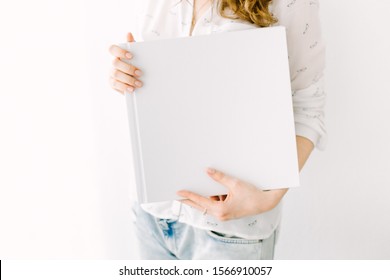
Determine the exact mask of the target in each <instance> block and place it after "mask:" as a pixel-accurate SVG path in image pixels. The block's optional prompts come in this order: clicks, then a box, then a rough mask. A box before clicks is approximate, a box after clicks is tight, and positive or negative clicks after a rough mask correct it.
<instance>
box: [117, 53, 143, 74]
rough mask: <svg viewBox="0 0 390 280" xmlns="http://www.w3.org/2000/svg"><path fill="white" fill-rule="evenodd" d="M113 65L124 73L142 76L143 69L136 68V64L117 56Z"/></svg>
mask: <svg viewBox="0 0 390 280" xmlns="http://www.w3.org/2000/svg"><path fill="white" fill-rule="evenodd" d="M112 65H113V66H114V68H115V69H117V70H119V71H121V72H123V73H126V74H129V75H131V76H137V77H141V76H142V71H141V70H139V69H138V68H136V67H135V66H134V65H131V64H128V63H126V62H123V61H122V60H120V59H119V58H115V59H114V61H113V62H112Z"/></svg>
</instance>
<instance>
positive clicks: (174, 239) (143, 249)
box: [133, 204, 275, 260]
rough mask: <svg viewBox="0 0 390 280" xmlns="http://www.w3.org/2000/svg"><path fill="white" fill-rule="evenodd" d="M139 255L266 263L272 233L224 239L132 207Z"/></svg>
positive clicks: (271, 252)
mask: <svg viewBox="0 0 390 280" xmlns="http://www.w3.org/2000/svg"><path fill="white" fill-rule="evenodd" d="M133 212H134V214H135V217H136V218H135V221H134V223H135V230H136V236H137V238H138V249H139V256H140V257H141V259H144V260H191V259H192V260H213V259H215V260H222V259H225V260H229V259H231V260H250V259H252V260H269V259H273V257H274V248H275V232H274V233H273V234H272V235H271V236H270V237H269V238H267V239H243V238H238V237H226V236H224V235H223V234H221V233H218V232H213V231H209V230H203V229H199V228H196V227H193V226H191V225H188V224H184V223H181V222H178V221H176V220H171V219H159V218H156V217H154V216H152V215H150V214H149V213H147V212H145V211H144V210H143V209H142V208H141V207H140V206H139V205H138V204H134V206H133Z"/></svg>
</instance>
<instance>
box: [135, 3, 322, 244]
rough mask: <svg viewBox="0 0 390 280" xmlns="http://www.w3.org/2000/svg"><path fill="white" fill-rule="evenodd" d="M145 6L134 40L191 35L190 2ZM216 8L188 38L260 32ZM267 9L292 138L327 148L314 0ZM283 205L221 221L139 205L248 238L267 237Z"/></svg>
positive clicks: (173, 205)
mask: <svg viewBox="0 0 390 280" xmlns="http://www.w3.org/2000/svg"><path fill="white" fill-rule="evenodd" d="M146 2H147V3H146V5H145V7H144V11H143V12H142V13H141V14H139V17H138V22H137V24H138V28H137V30H136V32H134V35H135V40H136V41H148V40H157V39H167V38H174V37H186V36H189V35H190V28H191V21H192V14H193V0H149V1H146ZM216 5H217V1H214V5H212V6H211V7H210V8H209V9H208V10H207V11H206V12H205V13H204V14H203V15H202V16H201V17H200V18H199V19H198V21H197V23H196V25H195V27H194V29H193V31H192V36H197V35H206V34H212V33H218V32H227V31H233V30H243V29H250V28H258V27H257V26H256V25H254V24H251V23H248V22H245V21H242V20H231V19H227V18H223V17H221V16H220V15H219V13H218V9H217V6H216ZM270 10H271V12H272V13H273V14H274V16H275V17H276V18H277V19H278V22H277V23H276V24H275V25H282V26H285V27H286V32H287V43H288V53H289V63H290V75H291V88H292V97H293V106H294V120H295V131H296V135H300V136H303V137H305V138H308V139H309V140H311V141H312V142H313V143H314V145H315V146H316V147H317V148H318V149H320V150H322V149H324V148H325V144H326V131H325V125H324V105H325V93H324V90H323V71H324V67H325V46H324V41H323V39H322V37H321V28H320V20H319V3H318V0H274V1H273V2H272V4H271V7H270ZM139 66H140V67H141V68H142V65H139ZM222 171H223V170H222ZM240 179H242V180H245V178H240ZM281 207H282V204H281V203H279V205H277V206H276V207H275V208H274V209H272V210H271V211H268V212H266V213H263V214H260V215H255V216H251V217H245V218H241V219H236V220H231V221H224V222H221V221H219V220H217V219H216V218H214V217H212V216H210V215H203V214H202V213H201V212H200V211H199V210H196V209H194V208H192V207H190V206H188V205H185V204H182V203H180V202H178V201H168V202H159V203H148V204H142V208H143V209H144V210H145V211H147V212H149V213H151V214H152V215H154V216H156V217H159V218H164V219H178V221H180V222H183V223H187V224H190V225H192V226H195V227H198V228H202V229H206V230H213V231H217V232H221V233H224V234H227V235H234V236H237V237H242V238H248V239H263V238H267V237H269V236H270V235H271V234H272V233H273V231H274V230H275V229H276V228H277V226H278V225H279V223H280V218H281Z"/></svg>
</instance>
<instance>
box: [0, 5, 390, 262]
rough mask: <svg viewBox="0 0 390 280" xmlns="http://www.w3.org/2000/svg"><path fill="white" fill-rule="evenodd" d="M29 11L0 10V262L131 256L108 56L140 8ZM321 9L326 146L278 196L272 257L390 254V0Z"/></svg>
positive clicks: (127, 157)
mask: <svg viewBox="0 0 390 280" xmlns="http://www.w3.org/2000/svg"><path fill="white" fill-rule="evenodd" d="M30 2H31V1H22V0H18V1H12V2H10V1H7V3H6V4H5V1H4V2H3V1H2V2H0V3H1V5H0V31H1V32H0V34H1V36H2V37H1V45H0V48H1V51H0V61H1V64H0V78H1V83H0V133H1V134H0V227H1V228H0V258H53V259H55V258H112V259H121V258H123V259H125V258H126V259H128V258H133V257H135V256H136V253H135V250H134V245H135V244H134V240H133V236H132V231H131V222H130V205H129V203H130V188H131V185H132V173H131V153H130V145H129V136H128V130H127V120H126V111H125V106H124V100H123V97H122V96H121V95H119V94H117V93H116V92H113V91H112V90H110V88H109V86H108V82H107V77H108V71H109V68H110V62H111V57H110V56H109V55H108V51H107V49H108V47H109V45H110V44H112V43H114V42H119V41H123V40H124V39H125V33H126V32H127V31H130V30H131V29H132V26H133V23H134V15H135V14H136V12H137V5H138V4H139V3H141V2H142V1H139V0H116V1H91V0H85V1H83V2H81V1H76V0H72V1H49V0H46V1H45V0H37V1H33V3H30ZM321 3H322V17H323V29H324V34H325V36H326V38H327V41H328V67H327V73H326V74H327V92H328V105H327V125H328V131H329V144H328V148H327V150H326V151H325V152H314V153H313V155H312V157H311V158H310V160H309V162H308V163H307V166H306V167H305V169H304V171H303V173H302V185H303V187H302V188H299V189H295V190H291V191H290V192H289V193H288V195H287V196H286V199H285V204H284V219H283V224H282V231H281V235H280V239H279V242H278V245H277V253H276V257H277V258H279V259H345V258H348V259H389V258H390V241H389V240H388V238H387V237H388V236H390V223H389V222H390V218H389V217H388V214H387V213H390V204H389V203H386V202H387V200H388V198H389V197H390V176H389V174H390V147H389V146H388V144H387V143H390V131H389V127H390V126H389V125H388V123H387V120H388V119H390V110H387V109H388V108H387V107H388V105H390V94H389V93H390V86H389V84H388V83H387V82H386V80H385V78H386V77H387V76H388V75H389V74H388V73H390V69H389V68H390V54H389V53H388V50H389V49H390V46H389V44H390V42H389V40H388V39H386V37H385V36H384V35H383V34H384V33H385V32H386V31H387V30H386V29H387V27H388V26H390V19H389V18H388V17H387V11H388V10H389V9H390V3H389V2H388V1H384V0H372V1H370V4H369V5H367V4H366V1H362V0H354V1H352V0H344V1H336V0H322V2H321ZM21 7H23V9H21Z"/></svg>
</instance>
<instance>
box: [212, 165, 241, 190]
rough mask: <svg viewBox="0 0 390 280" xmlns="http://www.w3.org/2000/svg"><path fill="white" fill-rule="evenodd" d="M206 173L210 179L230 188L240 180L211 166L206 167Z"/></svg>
mask: <svg viewBox="0 0 390 280" xmlns="http://www.w3.org/2000/svg"><path fill="white" fill-rule="evenodd" d="M207 174H208V175H209V176H210V177H211V178H212V179H214V180H215V181H217V182H218V183H220V184H222V185H224V186H225V187H227V188H228V189H232V188H234V187H236V186H237V185H238V184H239V183H240V180H238V179H237V178H234V177H232V176H229V175H227V174H225V173H223V172H221V171H218V170H215V169H213V168H208V169H207Z"/></svg>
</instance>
